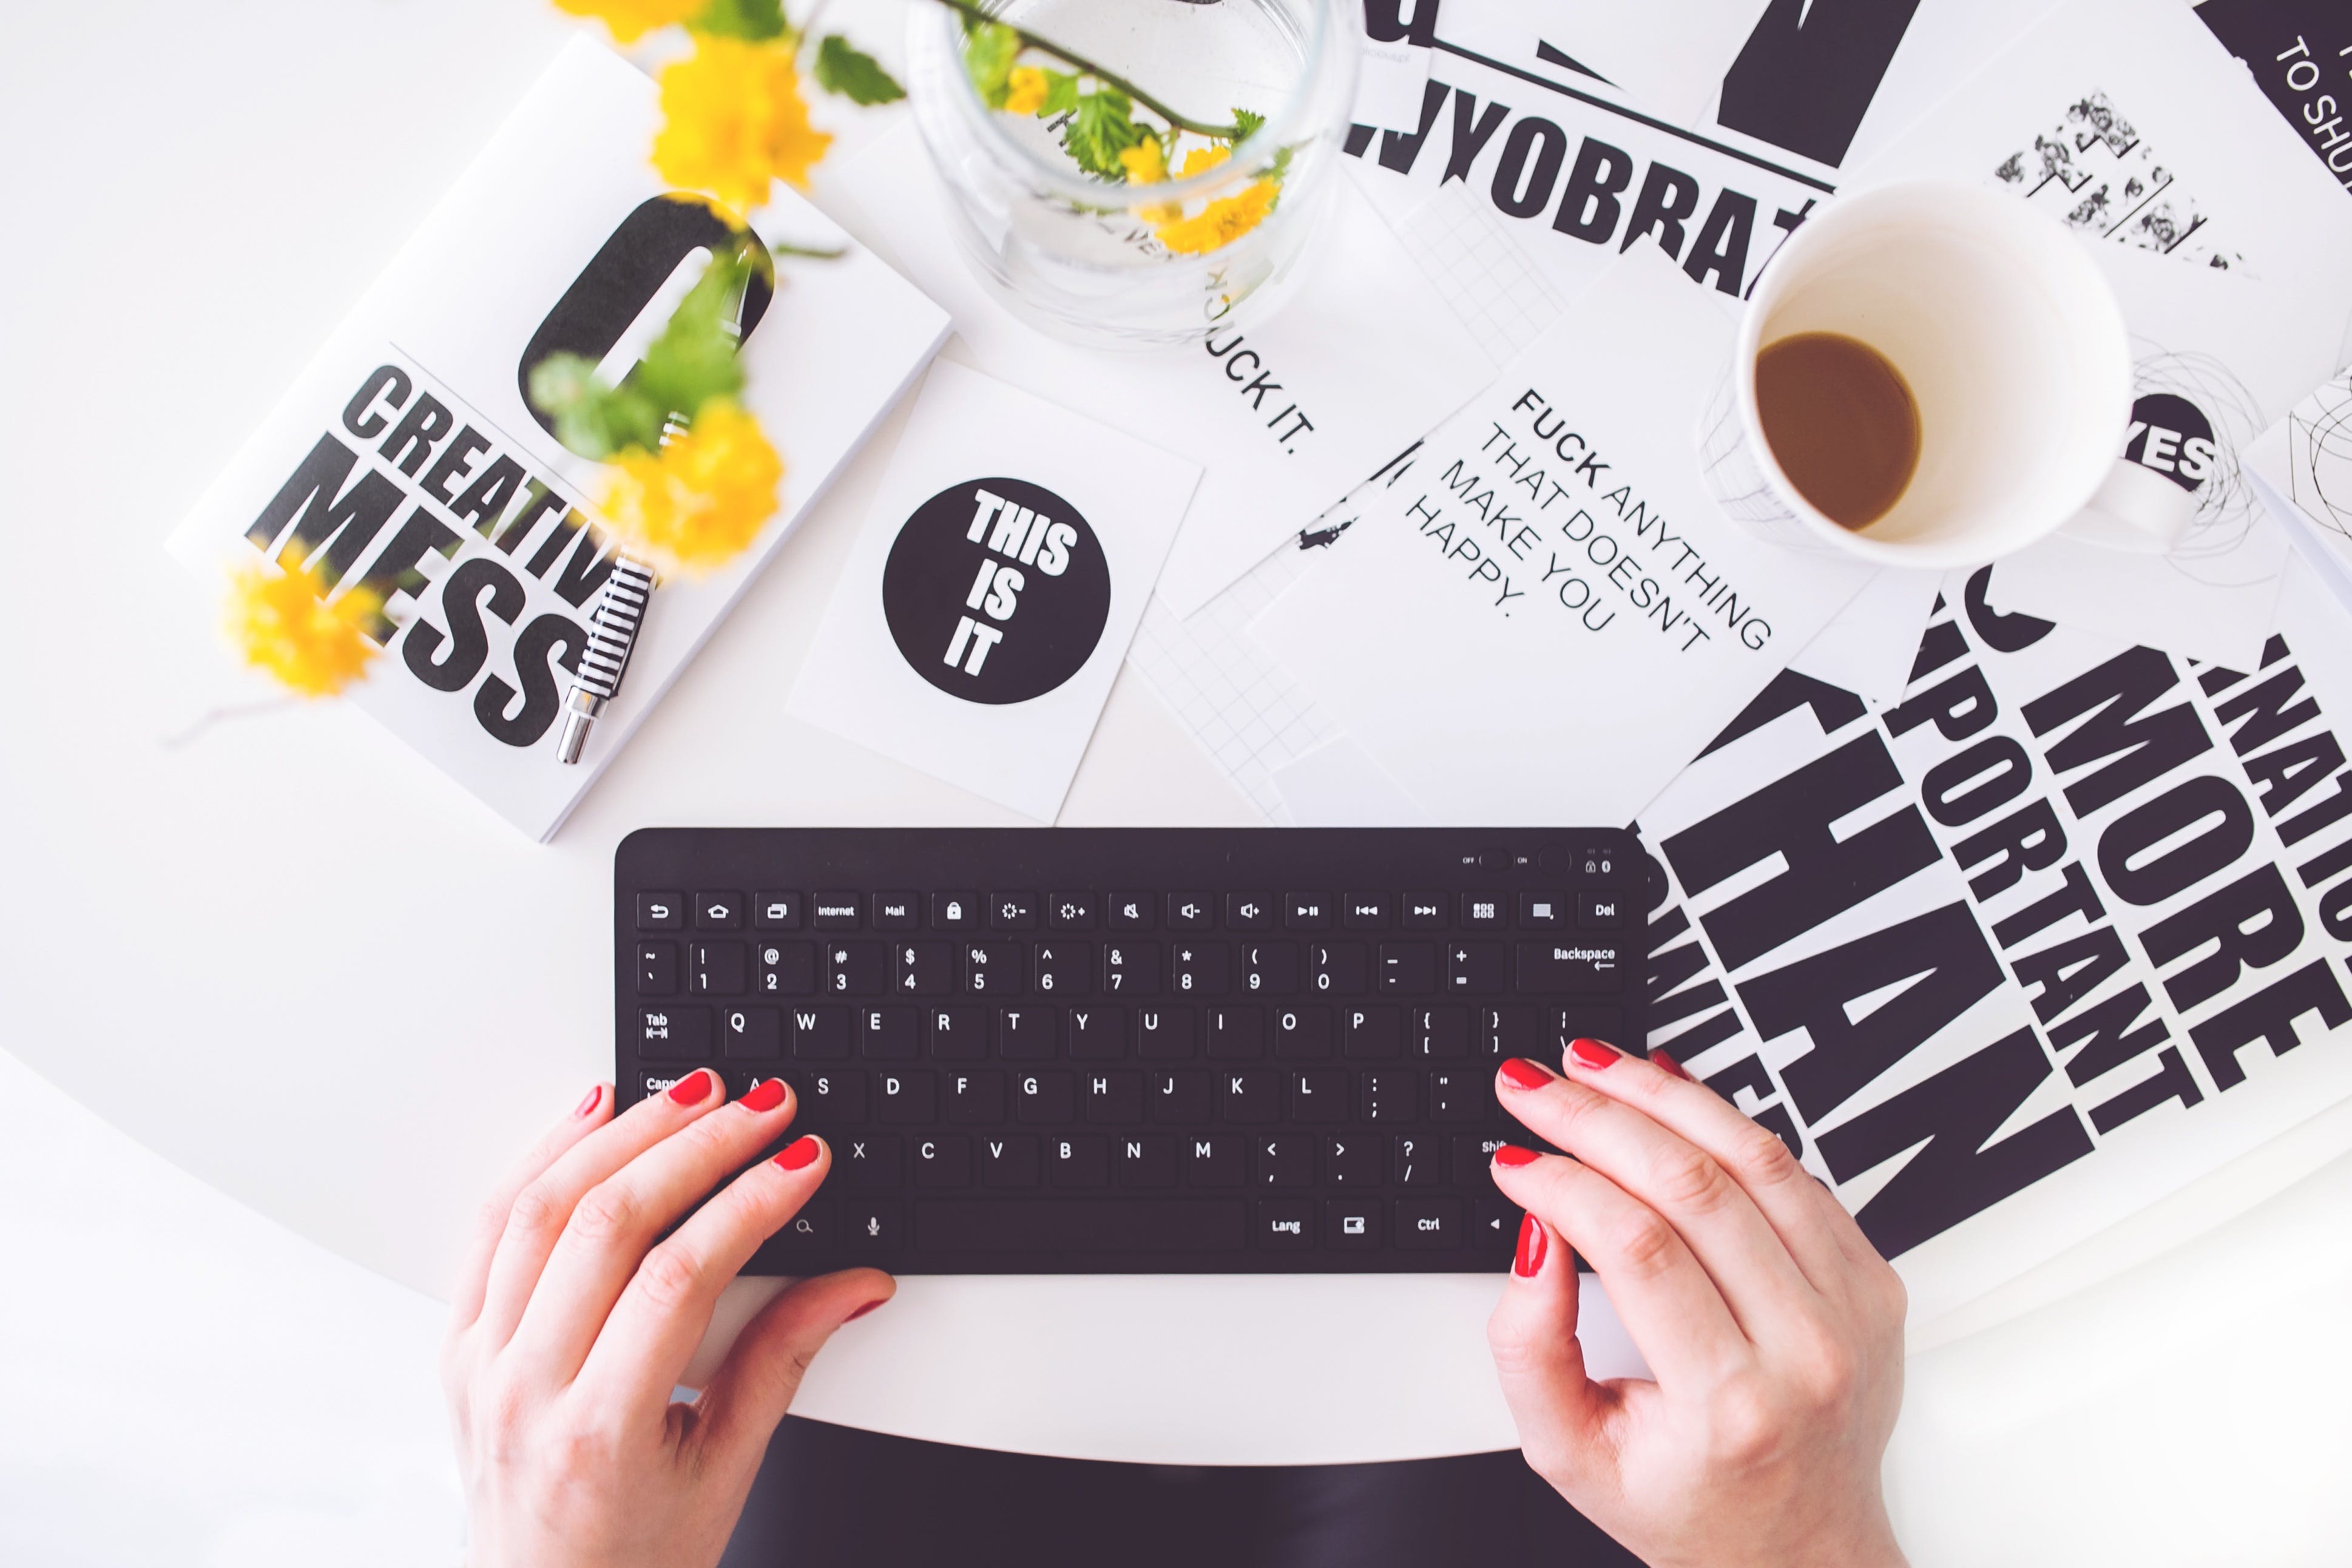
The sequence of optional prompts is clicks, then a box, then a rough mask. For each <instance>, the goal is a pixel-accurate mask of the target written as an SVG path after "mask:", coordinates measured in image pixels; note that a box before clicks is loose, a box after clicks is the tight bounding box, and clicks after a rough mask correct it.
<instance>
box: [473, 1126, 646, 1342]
mask: <svg viewBox="0 0 2352 1568" xmlns="http://www.w3.org/2000/svg"><path fill="white" fill-rule="evenodd" d="M612 1119H613V1088H612V1085H610V1084H604V1083H600V1084H597V1085H594V1086H593V1088H591V1089H589V1090H588V1093H587V1096H586V1097H585V1098H584V1099H583V1100H581V1101H580V1103H579V1104H578V1105H577V1106H575V1107H573V1108H572V1114H571V1115H569V1116H567V1117H565V1118H564V1119H563V1120H562V1121H559V1122H557V1123H556V1124H555V1125H554V1126H552V1127H551V1128H549V1129H548V1130H547V1131H545V1132H544V1133H542V1134H541V1136H540V1140H539V1142H536V1143H534V1144H532V1145H531V1148H530V1153H528V1154H525V1155H524V1156H523V1157H522V1158H521V1159H520V1160H518V1161H516V1162H515V1163H514V1166H513V1168H512V1169H510V1170H509V1171H508V1172H507V1173H506V1175H505V1177H504V1178H503V1179H502V1180H500V1182H499V1184H498V1188H497V1190H496V1191H494V1192H493V1193H492V1194H490V1196H489V1198H488V1201H486V1202H485V1203H484V1204H483V1205H482V1207H481V1210H480V1212H479V1213H478V1215H476V1217H475V1220H474V1234H473V1235H472V1237H469V1238H468V1239H467V1244H466V1256H465V1258H464V1260H463V1261H461V1262H460V1263H459V1264H458V1266H457V1281H456V1283H455V1284H454V1285H453V1286H451V1288H450V1291H449V1326H450V1329H451V1331H453V1332H454V1331H458V1330H462V1329H465V1328H467V1327H469V1326H471V1325H472V1323H473V1322H474V1321H475V1320H476V1319H477V1318H478V1317H480V1316H481V1313H482V1298H483V1293H484V1291H485V1290H486V1289H488V1286H489V1279H490V1260H491V1259H492V1258H496V1257H497V1256H498V1251H499V1237H501V1236H503V1235H504V1234H505V1233H506V1228H507V1216H508V1215H510V1214H512V1213H513V1212H514V1204H515V1197H516V1194H520V1192H521V1191H522V1190H523V1188H525V1187H527V1186H529V1185H530V1184H531V1183H532V1182H534V1181H536V1180H538V1179H539V1177H540V1176H541V1174H542V1173H544V1172H545V1171H546V1170H547V1168H548V1167H549V1166H551V1165H552V1164H554V1163H555V1162H556V1161H557V1160H558V1159H560V1158H562V1155H563V1153H564V1152H565V1151H567V1150H569V1149H570V1148H572V1145H574V1144H576V1143H578V1142H580V1141H581V1140H582V1139H583V1138H585V1137H587V1136H588V1134H590V1133H591V1132H593V1131H596V1129H598V1128H599V1127H602V1126H604V1124H605V1123H606V1122H608V1121H611V1120H612Z"/></svg>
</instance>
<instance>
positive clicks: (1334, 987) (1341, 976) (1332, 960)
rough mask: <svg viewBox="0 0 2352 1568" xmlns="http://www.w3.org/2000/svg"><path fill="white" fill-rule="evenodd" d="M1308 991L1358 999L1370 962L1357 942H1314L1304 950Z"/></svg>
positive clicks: (1367, 978)
mask: <svg viewBox="0 0 2352 1568" xmlns="http://www.w3.org/2000/svg"><path fill="white" fill-rule="evenodd" d="M1370 976H1371V959H1370V954H1369V953H1368V952H1367V951H1366V949H1365V947H1364V944H1363V943H1362V942H1309V943H1308V944H1307V989H1308V990H1310V991H1313V992H1314V993H1315V994H1317V995H1318V996H1361V995H1362V994H1364V989H1365V987H1366V986H1367V985H1368V984H1370Z"/></svg>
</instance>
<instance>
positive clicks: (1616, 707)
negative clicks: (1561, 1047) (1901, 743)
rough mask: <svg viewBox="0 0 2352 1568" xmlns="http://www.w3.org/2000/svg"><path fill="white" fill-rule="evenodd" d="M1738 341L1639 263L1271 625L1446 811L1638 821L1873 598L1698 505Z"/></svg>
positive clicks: (1366, 743)
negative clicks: (1841, 621)
mask: <svg viewBox="0 0 2352 1568" xmlns="http://www.w3.org/2000/svg"><path fill="white" fill-rule="evenodd" d="M1730 347H1731V327H1730V324H1729V323H1728V322H1727V321H1726V320H1725V318H1724V317H1723V315H1722V314H1721V313H1720V312H1718V311H1717V310H1716V308H1715V307H1714V306H1713V305H1711V304H1710V303H1709V302H1708V301H1707V300H1706V298H1705V297H1704V296H1702V295H1699V294H1696V293H1694V292H1693V291H1691V290H1690V289H1688V288H1686V287H1685V282H1684V280H1683V279H1681V278H1680V277H1679V276H1678V275H1677V274H1676V273H1675V271H1674V270H1673V269H1672V268H1671V267H1669V266H1668V265H1667V264H1666V262H1665V260H1664V258H1663V257H1661V256H1660V255H1658V254H1657V252H1656V251H1655V250H1654V249H1652V248H1650V247H1643V248H1642V249H1640V250H1637V251H1635V252H1633V253H1631V254H1629V255H1628V256H1626V257H1625V258H1623V259H1622V260H1621V261H1620V262H1619V264H1618V265H1617V266H1616V267H1615V268H1612V269H1611V271H1610V272H1609V273H1608V274H1607V275H1606V276H1605V277H1604V278H1603V279H1602V281H1601V283H1600V284H1598V285H1596V286H1595V287H1594V289H1593V290H1592V291H1591V294H1589V295H1588V296H1587V297H1586V298H1585V299H1583V300H1580V301H1579V302H1578V303H1577V305H1576V306H1575V307H1574V308H1572V309H1571V310H1570V313H1569V315H1568V317H1567V318H1566V319H1564V320H1563V321H1561V322H1560V323H1559V325H1557V326H1555V327H1554V328H1552V329H1551V330H1550V331H1547V332H1546V333H1544V334H1543V336H1542V337H1540V338H1538V340H1536V341H1535V342H1533V343H1532V344H1530V345H1529V346H1528V350H1527V352H1526V353H1523V354H1522V355H1521V356H1520V357H1519V358H1518V359H1517V360H1516V361H1514V362H1513V363H1511V364H1510V365H1508V366H1507V367H1505V369H1504V371H1503V372H1502V374H1501V376H1500V377H1499V378H1498V380H1497V381H1496V385H1495V388H1494V390H1492V391H1491V392H1489V393H1488V394H1486V395H1484V396H1482V397H1480V398H1479V399H1477V400H1476V401H1475V402H1474V403H1473V404H1472V405H1470V406H1469V407H1467V408H1465V410H1463V412H1462V413H1461V414H1460V415H1458V416H1455V417H1454V419H1452V420H1449V421H1448V422H1447V423H1446V424H1445V426H1444V427H1442V428H1441V429H1440V430H1439V431H1438V432H1437V433H1436V434H1434V435H1433V436H1432V437H1430V440H1429V442H1428V444H1427V445H1426V446H1425V447H1423V450H1422V452H1421V453H1420V455H1419V456H1418V457H1417V458H1416V459H1415V463H1414V468H1413V472H1412V476H1411V477H1410V479H1409V480H1408V481H1407V482H1405V483H1402V484H1400V485H1398V486H1397V487H1396V488H1395V489H1392V490H1390V491H1388V492H1386V494H1385V495H1384V496H1383V497H1382V498H1381V500H1380V501H1379V502H1377V503H1376V504H1375V505H1373V506H1372V507H1370V509H1368V510H1367V513H1366V515H1365V516H1364V518H1363V519H1362V521H1359V522H1358V523H1357V524H1356V526H1355V527H1354V528H1353V529H1351V530H1349V533H1348V534H1347V536H1346V537H1345V539H1344V541H1343V547H1341V548H1337V549H1335V550H1334V551H1333V552H1332V553H1331V556H1330V558H1329V559H1328V561H1326V562H1324V563H1322V564H1321V565H1320V566H1319V567H1318V569H1317V570H1315V571H1314V572H1312V573H1310V574H1307V576H1305V577H1304V578H1303V579H1302V580H1301V581H1300V582H1299V584H1297V586H1296V587H1294V588H1293V589H1292V590H1291V591H1290V592H1289V593H1288V594H1286V595H1284V596H1283V597H1282V598H1281V599H1280V600H1278V601H1276V604H1275V605H1274V607H1273V608H1272V609H1271V610H1270V611H1268V612H1267V614H1266V615H1265V616H1264V617H1262V618H1261V619H1260V620H1259V621H1258V622H1257V624H1256V626H1255V628H1254V629H1255V632H1256V634H1257V636H1258V637H1259V638H1260V640H1261V641H1263V642H1264V643H1265V645H1266V647H1267V648H1268V650H1269V651H1270V652H1272V653H1273V654H1274V655H1275V657H1276V658H1278V659H1280V660H1281V661H1282V662H1283V663H1284V664H1285V665H1286V667H1287V668H1290V669H1291V670H1292V671H1293V672H1294V673H1295V674H1297V676H1298V677H1299V679H1301V680H1302V681H1303V682H1304V683H1305V684H1306V685H1307V687H1308V688H1309V689H1311V690H1312V691H1313V692H1314V693H1315V695H1316V697H1317V699H1318V700H1319V701H1320V702H1322V703H1323V704H1324V705H1325V706H1326V707H1328V709H1329V710H1331V711H1332V712H1333V713H1334V714H1335V715H1337V717H1338V718H1339V721H1340V722H1341V724H1342V725H1343V726H1345V728H1346V729H1347V730H1348V731H1349V734H1350V735H1352V736H1353V738H1354V739H1355V741H1356V742H1357V743H1359V744H1360V745H1361V746H1362V747H1363V748H1364V750H1365V752H1367V753H1368V754H1369V755H1370V756H1371V757H1373V758H1374V759H1375V760H1377V761H1378V762H1379V763H1381V766H1382V767H1384V768H1386V769H1387V770H1388V772H1389V773H1391V776H1393V777H1394V778H1395V779H1396V781H1397V782H1398V784H1401V785H1402V787H1403V788H1404V789H1405V791H1406V792H1407V793H1408V794H1409V795H1412V798H1413V799H1414V801H1416V802H1417V803H1418V804H1419V805H1420V806H1421V807H1422V809H1423V811H1425V812H1427V813H1428V814H1429V815H1430V816H1433V817H1435V818H1438V819H1440V820H1446V821H1455V822H1462V823H1465V824H1472V823H1487V824H1501V823H1510V822H1516V823H1520V824H1543V823H1561V824H1569V823H1579V822H1583V823H1591V822H1625V821H1629V820H1631V819H1632V817H1633V815H1634V814H1635V813H1636V812H1638V811H1639V810H1640V809H1641V807H1642V805H1643V803H1644V802H1646V801H1647V800H1648V799H1649V798H1650V797H1651V796H1652V795H1654V794H1655V793H1656V792H1657V791H1658V790H1659V789H1660V788H1661V787H1663V786H1664V784H1665V783H1666V782H1667V780H1669V779H1671V778H1672V777H1673V776H1674V774H1675V772H1676V770H1678V769H1679V768H1681V767H1682V766H1683V764H1684V763H1687V762H1688V761H1689V760H1690V759H1691V758H1692V757H1693V756H1694V755H1696V753H1697V752H1698V750H1699V749H1700V748H1701V747H1702V746H1704V745H1705V744H1706V742H1708V741H1709V740H1711V739H1712V738H1713V737H1714V736H1715V734H1716V733H1717V731H1719V730H1720V729H1721V728H1722V727H1723V725H1724V723H1725V722H1726V721H1727V720H1729V719H1730V718H1731V717H1732V716H1733V715H1734V714H1736V713H1737V712H1738V710H1740V708H1741V707H1742V706H1744V705H1745V704H1746V703H1747V702H1748V700H1749V699H1750V698H1752V697H1753V696H1754V695H1755V694H1756V692H1757V691H1759V689H1762V687H1763V686H1764V684H1765V682H1766V681H1768V680H1769V679H1771V677H1772V676H1773V675H1775V674H1777V673H1778V672H1779V671H1780V668H1781V667H1782V666H1783V665H1784V664H1785V663H1786V661H1787V658H1788V657H1789V655H1790V650H1792V649H1794V648H1797V647H1803V646H1804V644H1805V643H1806V642H1808V641H1810V640H1811V638H1812V637H1813V636H1814V635H1815V634H1816V633H1817V632H1819V631H1820V629H1821V627H1822V626H1823V625H1825V624H1826V623H1827V622H1828V620H1829V618H1830V616H1832V615H1833V614H1835V613H1836V611H1837V610H1838V608H1839V607H1840V606H1841V605H1843V604H1844V603H1845V602H1846V601H1847V600H1848V599H1850V598H1852V597H1853V595H1854V593H1855V592H1856V591H1857V590H1858V589H1859V588H1860V587H1861V586H1862V584H1863V583H1864V581H1865V580H1866V579H1867V578H1868V576H1869V574H1870V573H1869V569H1868V568H1866V567H1864V566H1861V565H1858V564H1855V563H1851V562H1847V561H1845V560H1843V558H1841V557H1836V556H1830V555H1822V556H1811V555H1797V554H1793V553H1789V552H1780V551H1776V550H1773V549H1772V548H1770V547H1769V546H1767V545H1764V544H1762V543H1760V542H1758V541H1756V540H1754V539H1752V538H1750V537H1749V536H1748V535H1747V534H1745V533H1743V532H1740V531H1738V530H1737V529H1736V528H1734V527H1733V526H1732V525H1731V524H1730V523H1729V522H1727V521H1725V520H1724V519H1723V517H1722V516H1721V514H1720V513H1719V512H1718V511H1717V510H1716V508H1715V505H1714V503H1713V502H1712V501H1711V500H1709V499H1708V498H1707V495H1706V489H1705V488H1704V486H1703V485H1702V483H1701V481H1700V479H1699V475H1698V467H1697V461H1696V456H1695V453H1694V447H1693V442H1694V433H1695V431H1696V426H1697V421H1698V416H1699V410H1700V405H1701V404H1702V403H1703V402H1704V400H1705V398H1706V395H1707V392H1708V390H1709V389H1710V388H1711V387H1712V386H1713V384H1714V381H1715V376H1716V374H1717V372H1718V371H1719V369H1720V367H1721V365H1722V363H1723V360H1724V357H1725V356H1726V355H1727V354H1728V353H1730Z"/></svg>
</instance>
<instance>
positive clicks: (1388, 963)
mask: <svg viewBox="0 0 2352 1568" xmlns="http://www.w3.org/2000/svg"><path fill="white" fill-rule="evenodd" d="M1380 982H1381V995H1383V996H1426V995H1428V994H1430V993H1431V992H1432V991H1434V990H1436V989H1437V944H1436V943H1435V942H1382V943H1381V967H1380Z"/></svg>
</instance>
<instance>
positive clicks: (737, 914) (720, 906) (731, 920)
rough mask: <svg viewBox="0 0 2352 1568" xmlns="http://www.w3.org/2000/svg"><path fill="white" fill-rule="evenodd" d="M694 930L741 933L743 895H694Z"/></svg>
mask: <svg viewBox="0 0 2352 1568" xmlns="http://www.w3.org/2000/svg"><path fill="white" fill-rule="evenodd" d="M694 929H695V930H697V931H741V930H742V929H743V895H742V894H740V893H697V894H695V895H694Z"/></svg>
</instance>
